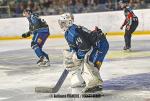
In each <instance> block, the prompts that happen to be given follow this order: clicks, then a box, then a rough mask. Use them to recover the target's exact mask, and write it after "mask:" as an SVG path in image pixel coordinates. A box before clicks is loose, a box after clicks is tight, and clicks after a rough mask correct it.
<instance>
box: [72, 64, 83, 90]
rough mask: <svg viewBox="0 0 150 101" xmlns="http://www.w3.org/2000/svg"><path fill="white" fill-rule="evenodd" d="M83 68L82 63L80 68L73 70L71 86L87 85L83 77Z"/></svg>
mask: <svg viewBox="0 0 150 101" xmlns="http://www.w3.org/2000/svg"><path fill="white" fill-rule="evenodd" d="M82 68H83V65H81V66H80V67H79V68H78V69H76V70H74V71H72V72H71V87H72V88H75V87H82V86H84V85H85V82H84V80H83V78H82V75H81V74H82Z"/></svg>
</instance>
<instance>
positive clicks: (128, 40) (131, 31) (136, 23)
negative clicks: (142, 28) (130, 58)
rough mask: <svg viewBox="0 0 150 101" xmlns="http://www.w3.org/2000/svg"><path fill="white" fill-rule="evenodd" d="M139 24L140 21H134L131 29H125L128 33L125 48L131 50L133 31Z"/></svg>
mask: <svg viewBox="0 0 150 101" xmlns="http://www.w3.org/2000/svg"><path fill="white" fill-rule="evenodd" d="M137 26H138V21H133V23H132V25H131V28H130V30H127V29H126V31H125V34H126V49H125V50H130V48H131V37H132V33H133V32H134V31H135V30H136V28H137Z"/></svg>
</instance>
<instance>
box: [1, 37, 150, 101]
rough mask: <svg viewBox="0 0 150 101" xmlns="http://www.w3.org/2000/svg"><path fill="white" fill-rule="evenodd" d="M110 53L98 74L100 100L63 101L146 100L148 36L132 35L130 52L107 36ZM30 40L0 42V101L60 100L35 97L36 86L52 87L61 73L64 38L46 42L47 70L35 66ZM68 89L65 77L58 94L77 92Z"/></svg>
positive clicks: (117, 39) (149, 66)
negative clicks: (102, 93)
mask: <svg viewBox="0 0 150 101" xmlns="http://www.w3.org/2000/svg"><path fill="white" fill-rule="evenodd" d="M108 39H109V43H110V50H109V52H108V54H107V58H106V59H105V61H104V63H103V65H102V69H101V71H100V74H101V76H102V78H103V80H104V84H103V86H104V91H103V92H104V96H103V97H101V98H88V99H87V98H80V99H79V98H63V99H61V100H63V101H80V100H81V101H82V100H83V101H88V100H90V101H150V62H149V61H150V44H149V42H150V40H149V39H150V36H134V37H133V43H132V47H133V48H132V50H133V51H132V52H130V53H126V52H123V51H122V48H123V45H124V43H123V37H120V36H118V37H108ZM30 41H31V40H13V41H0V101H53V100H54V101H60V99H59V98H51V97H50V94H37V93H35V92H34V88H35V87H36V86H53V85H55V83H56V82H57V80H58V78H59V76H60V75H61V73H62V72H63V69H64V67H63V65H62V60H63V55H62V51H63V49H65V48H67V44H66V42H65V40H64V39H49V40H48V41H47V42H46V44H45V46H44V50H45V51H47V52H48V54H49V56H50V60H51V67H48V68H43V67H38V66H37V65H36V60H37V58H36V56H35V54H34V53H33V50H32V49H31V48H30ZM80 90H81V88H80V89H71V88H70V78H69V77H67V79H66V81H65V82H64V84H63V86H62V88H61V89H60V91H59V92H58V94H71V93H80Z"/></svg>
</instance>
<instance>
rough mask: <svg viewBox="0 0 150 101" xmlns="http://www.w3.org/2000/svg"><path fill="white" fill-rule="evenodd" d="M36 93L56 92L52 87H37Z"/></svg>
mask: <svg viewBox="0 0 150 101" xmlns="http://www.w3.org/2000/svg"><path fill="white" fill-rule="evenodd" d="M35 92H36V93H54V92H53V88H51V87H35Z"/></svg>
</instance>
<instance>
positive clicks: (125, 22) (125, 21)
mask: <svg viewBox="0 0 150 101" xmlns="http://www.w3.org/2000/svg"><path fill="white" fill-rule="evenodd" d="M126 24H127V19H125V20H124V22H123V24H122V25H121V27H120V29H123V27H124V26H125V25H126Z"/></svg>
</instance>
